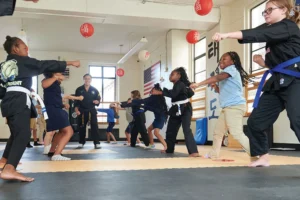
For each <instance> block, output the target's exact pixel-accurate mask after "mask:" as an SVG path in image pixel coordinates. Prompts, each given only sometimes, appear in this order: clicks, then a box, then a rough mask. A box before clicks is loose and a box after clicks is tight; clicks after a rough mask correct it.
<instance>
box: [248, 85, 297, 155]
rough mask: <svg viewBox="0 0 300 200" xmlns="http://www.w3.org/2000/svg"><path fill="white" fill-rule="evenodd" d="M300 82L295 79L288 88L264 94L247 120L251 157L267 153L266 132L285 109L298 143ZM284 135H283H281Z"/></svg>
mask: <svg viewBox="0 0 300 200" xmlns="http://www.w3.org/2000/svg"><path fill="white" fill-rule="evenodd" d="M299 99H300V80H298V79H295V80H294V81H293V82H292V83H291V84H290V85H289V86H288V87H286V88H281V89H280V90H279V91H276V92H264V93H263V94H262V95H261V97H260V100H259V103H258V106H257V108H255V109H254V110H253V111H252V113H251V115H250V117H249V119H248V132H247V136H248V138H249V141H250V149H251V156H261V155H264V154H266V153H268V151H269V145H268V135H267V133H266V130H267V129H268V128H270V127H271V126H272V125H273V124H274V122H275V121H276V120H277V118H278V116H279V114H280V113H281V112H282V111H283V110H284V109H286V111H287V115H288V118H289V120H290V127H291V129H292V130H293V131H294V132H295V134H296V136H297V138H298V140H299V141H300V104H299ZM282 134H284V133H282Z"/></svg>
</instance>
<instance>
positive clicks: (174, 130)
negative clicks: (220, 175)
mask: <svg viewBox="0 0 300 200" xmlns="http://www.w3.org/2000/svg"><path fill="white" fill-rule="evenodd" d="M169 80H170V81H171V82H172V83H173V84H174V86H173V89H172V90H168V89H166V88H164V89H163V91H159V90H157V89H155V88H154V89H153V91H152V95H163V96H166V97H169V98H171V99H172V107H171V108H170V110H169V112H168V114H169V115H170V118H169V122H168V127H167V132H166V143H167V149H166V150H162V151H161V152H162V153H174V150H175V142H176V137H177V134H178V131H179V128H180V126H181V124H182V128H183V133H184V137H185V143H186V146H187V150H188V153H189V156H190V157H199V153H198V149H197V145H196V142H195V139H194V136H193V133H192V130H191V127H190V126H191V118H192V112H193V110H192V106H191V103H190V102H189V98H191V97H192V96H193V95H194V92H193V91H192V90H191V89H190V88H189V86H190V84H191V83H190V81H189V79H188V76H187V74H186V71H185V69H184V68H183V67H179V68H176V69H174V70H173V71H172V73H171V74H170V77H169Z"/></svg>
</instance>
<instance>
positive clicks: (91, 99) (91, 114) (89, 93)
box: [75, 74, 101, 149]
mask: <svg viewBox="0 0 300 200" xmlns="http://www.w3.org/2000/svg"><path fill="white" fill-rule="evenodd" d="M83 80H84V85H82V86H80V87H78V88H77V89H76V92H75V96H77V95H78V96H81V95H82V96H83V97H84V99H83V101H75V112H76V114H77V116H78V125H79V144H80V145H79V146H78V148H83V146H84V144H85V135H86V124H87V123H88V121H90V124H91V134H92V139H93V140H94V145H95V149H100V148H101V147H100V141H99V135H98V121H97V111H96V109H95V106H99V104H100V99H101V97H100V94H99V91H98V90H97V89H96V88H94V87H93V86H91V81H92V76H91V75H90V74H85V75H84V76H83Z"/></svg>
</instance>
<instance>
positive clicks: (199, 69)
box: [191, 38, 206, 120]
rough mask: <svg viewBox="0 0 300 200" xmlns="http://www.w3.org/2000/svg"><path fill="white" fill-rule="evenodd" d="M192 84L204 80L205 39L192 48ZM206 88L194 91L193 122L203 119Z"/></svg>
mask: <svg viewBox="0 0 300 200" xmlns="http://www.w3.org/2000/svg"><path fill="white" fill-rule="evenodd" d="M194 50H195V51H194V55H195V56H194V82H197V83H198V82H201V81H203V80H205V79H206V38H203V39H201V40H200V41H199V42H197V43H196V44H195V46H194ZM205 90H206V87H201V88H199V89H196V90H195V95H194V96H193V98H192V100H191V102H192V105H193V120H196V119H198V118H202V117H205V101H206V93H205Z"/></svg>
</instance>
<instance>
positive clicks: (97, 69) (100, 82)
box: [89, 65, 116, 123]
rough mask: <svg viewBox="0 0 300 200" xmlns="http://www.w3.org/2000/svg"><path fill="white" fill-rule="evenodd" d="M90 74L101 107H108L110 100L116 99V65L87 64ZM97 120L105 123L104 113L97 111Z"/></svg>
mask: <svg viewBox="0 0 300 200" xmlns="http://www.w3.org/2000/svg"><path fill="white" fill-rule="evenodd" d="M89 73H90V75H91V76H92V83H91V85H92V86H93V87H95V88H97V90H98V91H99V93H100V96H101V104H100V107H101V108H108V107H109V104H110V103H111V102H115V101H116V67H113V66H94V65H90V66H89ZM98 122H99V123H106V113H98Z"/></svg>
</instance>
